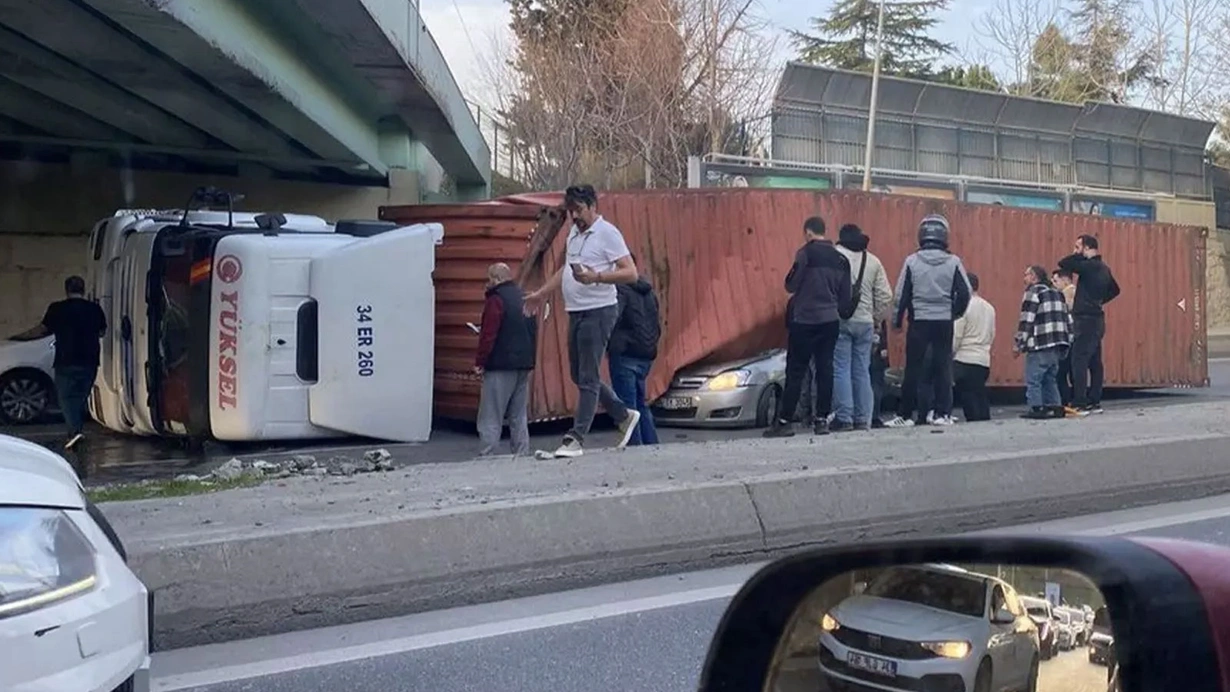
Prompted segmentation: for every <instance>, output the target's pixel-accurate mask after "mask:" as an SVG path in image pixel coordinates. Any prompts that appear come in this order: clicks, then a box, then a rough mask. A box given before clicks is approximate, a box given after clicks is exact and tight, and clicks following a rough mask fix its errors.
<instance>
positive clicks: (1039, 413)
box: [1012, 265, 1072, 420]
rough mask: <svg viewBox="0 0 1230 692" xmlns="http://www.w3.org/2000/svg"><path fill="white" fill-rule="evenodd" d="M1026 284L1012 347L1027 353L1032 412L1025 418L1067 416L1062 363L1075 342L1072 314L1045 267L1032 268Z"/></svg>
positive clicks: (1028, 396)
mask: <svg viewBox="0 0 1230 692" xmlns="http://www.w3.org/2000/svg"><path fill="white" fill-rule="evenodd" d="M1024 283H1025V297H1024V298H1023V299H1022V300H1021V320H1020V323H1019V324H1018V325H1017V329H1016V339H1015V344H1014V346H1013V348H1012V351H1013V353H1014V354H1016V355H1019V354H1021V353H1024V354H1025V402H1026V403H1027V404H1029V411H1028V412H1026V413H1025V414H1024V415H1023V416H1022V418H1032V419H1035V420H1041V419H1045V418H1063V417H1064V409H1063V404H1062V403H1061V401H1060V399H1059V363H1060V361H1062V360H1063V358H1064V356H1066V355H1067V353H1068V348H1069V346H1071V344H1072V315H1071V313H1069V312H1068V304H1067V302H1066V301H1065V300H1064V297H1063V294H1062V293H1060V292H1059V291H1058V290H1057V289H1056V288H1055V287H1054V286H1052V285H1051V282H1050V279H1049V277H1048V276H1047V271H1046V269H1045V268H1043V267H1041V266H1039V265H1034V266H1032V267H1028V268H1027V269H1026V270H1025V276H1024Z"/></svg>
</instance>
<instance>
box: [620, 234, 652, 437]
mask: <svg viewBox="0 0 1230 692" xmlns="http://www.w3.org/2000/svg"><path fill="white" fill-rule="evenodd" d="M632 261H633V262H636V257H633V258H632ZM637 266H640V265H639V264H638V265H637ZM615 288H616V289H617V290H618V292H619V294H618V295H619V320H618V321H616V322H615V329H614V330H613V331H612V332H611V340H610V341H609V342H607V365H608V367H609V368H610V370H611V388H612V389H614V390H615V394H616V396H618V397H619V400H620V401H622V402H624V403H626V404H627V405H628V406H629V407H631V408H634V409H636V410H637V411H640V412H641V419H640V421H638V422H637V424H636V427H635V428H634V429H633V431H632V437H630V438H629V439H628V444H630V445H656V444H658V429H657V427H656V426H655V425H654V422H653V413H652V412H650V410H649V404H647V403H646V402H645V378H646V377H648V376H649V370H650V368H652V367H653V361H654V360H655V359H656V358H657V357H658V339H660V338H661V336H662V322H661V319H660V317H659V315H658V298H657V296H655V295H654V293H653V286H652V285H650V283H649V282H648V281H647V280H646V279H645V277H643V276H642V277H640V278H638V279H637V280H636V282H635V283H631V284H619V285H617V286H616V287H615Z"/></svg>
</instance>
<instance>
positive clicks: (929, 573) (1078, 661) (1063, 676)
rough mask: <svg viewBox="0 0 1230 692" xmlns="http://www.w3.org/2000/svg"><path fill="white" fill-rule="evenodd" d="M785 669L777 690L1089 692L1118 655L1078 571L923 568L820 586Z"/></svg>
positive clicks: (795, 627) (793, 631) (774, 672)
mask: <svg viewBox="0 0 1230 692" xmlns="http://www.w3.org/2000/svg"><path fill="white" fill-rule="evenodd" d="M1033 593H1038V594H1041V593H1046V594H1047V595H1048V597H1050V596H1052V595H1053V594H1058V596H1057V597H1055V598H1054V599H1053V600H1054V603H1052V602H1051V600H1048V599H1044V598H1036V597H1031V596H1025V595H1023V594H1033ZM1055 603H1059V604H1061V605H1055ZM1086 606H1087V607H1088V608H1089V609H1090V610H1092V611H1093V612H1094V616H1093V618H1092V624H1090V623H1089V622H1087V619H1086V613H1087V612H1088V611H1086V610H1085V607H1086ZM774 661H775V663H774V665H773V666H772V668H771V669H770V671H769V678H770V679H769V680H768V681H767V682H768V685H766V686H765V688H764V689H766V690H772V691H774V692H794V691H795V690H811V691H814V690H826V691H827V690H846V689H876V690H883V691H890V690H953V691H954V692H983V691H984V690H985V691H990V690H1002V689H1012V690H1031V691H1032V690H1036V691H1039V692H1087V691H1089V690H1106V689H1108V683H1109V682H1110V676H1111V671H1112V668H1113V666H1114V663H1115V655H1114V636H1113V634H1112V633H1111V632H1110V627H1109V618H1108V617H1107V616H1106V609H1105V607H1104V600H1103V598H1102V594H1101V593H1100V592H1099V591H1098V589H1097V587H1095V586H1094V585H1093V583H1092V582H1090V581H1089V580H1088V579H1086V578H1085V577H1084V576H1082V575H1080V574H1078V573H1076V572H1072V571H1070V570H1063V569H1054V568H1044V567H1028V566H1017V565H949V564H919V565H898V566H893V567H887V568H876V569H869V570H859V571H856V572H849V573H846V574H844V575H841V576H839V577H837V578H834V579H830V580H828V581H827V582H825V583H823V584H819V585H817V586H816V588H815V589H813V590H812V592H811V593H810V594H809V595H808V596H807V597H806V598H805V599H804V600H803V601H802V602H801V603H800V604H799V605H798V606H797V607H796V608H795V611H794V614H793V615H792V617H791V621H790V625H789V626H788V627H787V631H785V632H784V633H783V635H782V637H781V639H780V640H779V642H778V645H777V653H776V655H775V656H774Z"/></svg>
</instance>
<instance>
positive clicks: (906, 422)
mask: <svg viewBox="0 0 1230 692" xmlns="http://www.w3.org/2000/svg"><path fill="white" fill-rule="evenodd" d="M884 427H886V428H912V427H914V421H913V420H911V419H909V418H902V417H901V416H893V417H892V418H890V419H888V420H886V421H884Z"/></svg>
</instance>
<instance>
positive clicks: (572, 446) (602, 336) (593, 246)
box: [525, 185, 641, 458]
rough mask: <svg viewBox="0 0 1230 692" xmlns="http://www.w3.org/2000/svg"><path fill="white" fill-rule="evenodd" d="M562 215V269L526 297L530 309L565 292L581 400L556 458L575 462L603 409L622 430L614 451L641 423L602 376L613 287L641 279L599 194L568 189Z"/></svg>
mask: <svg viewBox="0 0 1230 692" xmlns="http://www.w3.org/2000/svg"><path fill="white" fill-rule="evenodd" d="M564 210H565V211H566V212H567V213H568V216H569V217H570V218H571V219H572V229H571V230H570V231H569V232H568V239H567V247H566V250H565V262H564V266H563V267H560V269H559V271H557V272H555V274H554V275H552V276H551V278H550V279H547V282H546V283H545V284H543V285H542V287H541V288H539V289H538V290H537V291H534V292H532V293H529V294H527V295H526V296H525V300H526V303H527V304H529V305H530V306H531V307H532V306H535V305H538V304H539V303H541V302H542V301H543V300H544V299H545V298H546V297H547V296H549V295H551V294H552V293H554V292H555V291H556V290H557V289H561V288H562V289H563V292H564V310H565V311H566V312H567V313H568V362H569V366H570V369H571V374H572V381H573V382H574V383H575V384H576V386H577V389H578V390H579V393H580V397H579V399H578V400H577V410H576V413H575V415H574V416H573V425H572V430H570V431H569V432H568V433H567V434H565V435H564V440H563V442H562V443H561V444H560V446H559V448H558V449H556V450H555V452H554V454H553V456H555V457H564V458H573V457H579V456H581V454H582V453H583V451H584V444H585V436H586V435H588V434H589V429H590V426H592V425H593V423H594V414H595V412H596V411H597V409H598V404H599V403H601V404H602V407H603V408H604V409H606V412H607V413H608V414H609V415H610V416H611V418H613V419H615V421H616V423H617V424H618V425H619V440H618V441H617V442H616V445H615V446H616V448H623V447H625V446H626V445H627V444H628V440H630V439H632V433H633V432H634V431H635V430H636V426H637V423H639V422H640V420H641V414H640V412H639V411H637V410H636V409H629V408H628V407H627V406H625V405H624V403H623V402H622V401H620V400H619V397H618V396H616V395H615V392H614V391H612V390H611V387H610V386H609V385H607V384H606V383H605V382H603V381H602V377H601V375H600V374H599V372H598V366H599V364H600V363H601V362H602V356H603V354H605V353H606V346H607V342H608V341H609V340H610V338H611V332H612V330H614V329H615V322H616V321H617V320H618V319H619V292H618V291H617V290H616V288H615V287H616V286H617V285H618V284H630V283H633V282H635V281H636V280H637V279H638V278H640V277H639V276H638V275H637V271H636V263H635V262H633V261H632V254H631V253H629V252H628V246H627V244H626V243H625V242H624V237H623V234H622V233H620V232H619V229H618V228H615V226H614V225H612V224H611V223H610V222H609V221H607V220H606V219H604V218H602V216H600V215H599V214H598V193H597V192H595V191H594V188H593V186H592V185H574V186H572V187H570V188H568V189H567V190H566V191H565V192H564Z"/></svg>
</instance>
